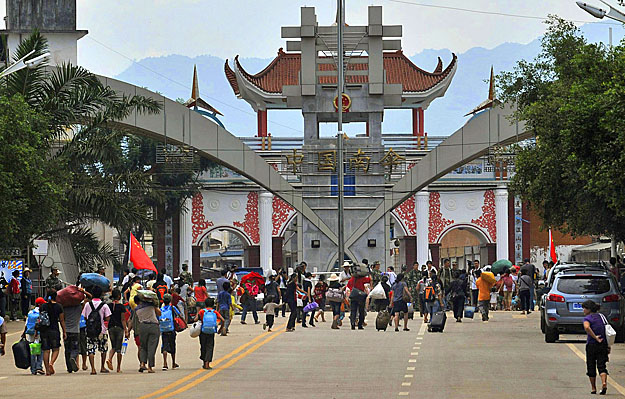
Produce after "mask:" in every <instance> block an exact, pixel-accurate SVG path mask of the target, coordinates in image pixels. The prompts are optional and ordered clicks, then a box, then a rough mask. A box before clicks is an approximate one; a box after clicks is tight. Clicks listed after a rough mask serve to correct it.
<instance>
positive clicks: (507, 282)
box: [503, 276, 514, 291]
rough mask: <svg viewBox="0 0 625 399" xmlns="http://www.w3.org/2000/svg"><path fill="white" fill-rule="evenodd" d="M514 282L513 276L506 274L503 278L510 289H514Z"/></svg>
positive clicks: (504, 283)
mask: <svg viewBox="0 0 625 399" xmlns="http://www.w3.org/2000/svg"><path fill="white" fill-rule="evenodd" d="M513 284H514V279H513V278H512V276H506V277H504V278H503V285H505V286H506V289H507V290H508V291H512V285H513Z"/></svg>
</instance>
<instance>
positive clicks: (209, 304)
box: [195, 298, 224, 370]
mask: <svg viewBox="0 0 625 399" xmlns="http://www.w3.org/2000/svg"><path fill="white" fill-rule="evenodd" d="M214 307H215V299H213V298H207V299H206V300H205V301H204V308H203V309H200V311H199V312H198V313H197V316H196V319H195V321H201V322H202V332H201V333H200V359H202V362H203V365H202V368H203V369H206V370H211V369H212V367H211V366H210V362H212V361H213V352H214V350H215V334H216V333H217V323H218V322H220V323H223V321H224V318H223V317H221V314H219V312H217V311H216V310H215V309H214Z"/></svg>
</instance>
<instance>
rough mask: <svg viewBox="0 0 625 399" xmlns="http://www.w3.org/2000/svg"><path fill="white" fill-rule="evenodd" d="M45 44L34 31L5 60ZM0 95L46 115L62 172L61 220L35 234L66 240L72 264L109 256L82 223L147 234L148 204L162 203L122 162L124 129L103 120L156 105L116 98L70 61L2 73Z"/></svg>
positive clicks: (40, 50)
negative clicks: (71, 250)
mask: <svg viewBox="0 0 625 399" xmlns="http://www.w3.org/2000/svg"><path fill="white" fill-rule="evenodd" d="M47 48H48V46H47V40H46V39H45V37H43V36H42V35H41V34H40V33H39V32H37V31H34V32H33V33H32V34H31V35H30V36H29V37H28V38H26V39H25V40H24V41H22V42H21V44H20V45H19V46H18V48H17V49H16V51H15V53H14V54H13V56H12V58H13V59H14V60H18V59H20V58H22V57H24V56H26V55H27V54H29V53H30V52H33V53H32V57H33V58H34V57H37V56H39V55H42V54H44V53H45V52H46V51H47ZM2 83H3V84H4V87H3V88H2V90H3V92H4V93H5V94H6V95H7V96H9V97H11V96H14V95H19V96H21V97H23V98H24V100H25V101H26V102H27V103H28V104H29V105H30V106H31V107H33V108H34V109H35V110H37V111H38V112H40V113H41V114H42V115H45V116H46V118H47V119H46V120H47V121H48V124H49V129H48V131H49V135H48V137H46V140H47V142H48V146H49V149H50V154H51V156H53V157H54V159H55V160H56V161H57V162H58V163H60V164H61V165H63V166H65V167H66V169H67V183H68V184H67V186H68V187H69V189H68V190H67V192H66V196H65V197H66V200H65V203H64V204H63V205H64V209H65V217H64V218H63V219H64V220H59V224H58V226H57V228H55V229H52V230H47V231H42V232H41V233H40V235H39V236H40V237H46V238H49V239H66V240H70V241H71V242H72V244H73V248H74V252H75V255H76V259H77V261H78V263H79V266H81V267H82V268H87V267H89V266H94V263H96V262H104V263H110V262H112V261H113V259H112V258H113V256H114V255H115V254H114V251H111V249H110V248H108V247H106V246H102V245H101V244H100V243H99V242H98V241H97V238H96V236H95V235H94V234H92V233H91V232H90V231H89V229H86V228H84V226H85V224H86V223H88V222H92V221H99V222H103V223H106V224H108V225H110V226H112V227H114V228H117V229H118V230H119V231H120V232H122V231H123V232H128V231H130V229H132V228H140V229H145V230H151V228H152V205H153V204H155V203H162V202H163V201H164V199H163V195H162V193H160V192H159V191H158V189H157V187H155V186H154V184H153V181H152V178H151V176H150V175H149V174H148V173H145V168H142V167H134V168H132V167H130V166H131V165H129V163H128V162H125V161H124V158H125V157H126V155H127V150H128V148H124V142H127V138H126V137H127V135H128V133H127V132H122V131H119V130H115V129H112V128H111V127H110V126H109V123H110V122H112V121H114V120H118V119H123V118H125V117H126V116H128V115H130V114H131V113H133V112H138V113H158V112H159V111H160V108H161V105H160V103H158V102H157V101H155V100H152V99H150V98H146V97H143V96H125V95H119V94H117V93H116V92H115V91H114V90H112V89H111V88H110V87H107V86H104V85H103V84H102V83H101V82H100V81H99V80H98V79H97V77H96V76H95V75H94V74H92V73H91V72H89V71H87V70H86V69H84V68H82V67H80V66H75V65H71V64H63V65H61V66H59V67H57V68H50V67H48V66H47V65H45V63H43V64H40V65H38V66H36V67H34V68H28V69H23V70H20V71H17V72H15V73H12V74H10V75H8V76H7V77H6V79H5V82H2Z"/></svg>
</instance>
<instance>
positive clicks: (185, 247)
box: [174, 198, 193, 275]
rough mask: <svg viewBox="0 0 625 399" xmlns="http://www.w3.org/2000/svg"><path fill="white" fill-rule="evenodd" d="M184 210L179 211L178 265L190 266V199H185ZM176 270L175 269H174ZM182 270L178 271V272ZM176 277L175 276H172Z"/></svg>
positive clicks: (191, 237) (191, 239)
mask: <svg viewBox="0 0 625 399" xmlns="http://www.w3.org/2000/svg"><path fill="white" fill-rule="evenodd" d="M184 208H185V209H182V210H181V211H180V265H176V266H178V267H181V264H182V263H186V264H187V265H190V264H191V260H192V249H191V247H192V245H193V231H192V230H191V227H192V225H191V198H187V199H186V200H185V201H184ZM174 269H176V267H174ZM180 271H182V269H179V272H180ZM174 275H176V274H174Z"/></svg>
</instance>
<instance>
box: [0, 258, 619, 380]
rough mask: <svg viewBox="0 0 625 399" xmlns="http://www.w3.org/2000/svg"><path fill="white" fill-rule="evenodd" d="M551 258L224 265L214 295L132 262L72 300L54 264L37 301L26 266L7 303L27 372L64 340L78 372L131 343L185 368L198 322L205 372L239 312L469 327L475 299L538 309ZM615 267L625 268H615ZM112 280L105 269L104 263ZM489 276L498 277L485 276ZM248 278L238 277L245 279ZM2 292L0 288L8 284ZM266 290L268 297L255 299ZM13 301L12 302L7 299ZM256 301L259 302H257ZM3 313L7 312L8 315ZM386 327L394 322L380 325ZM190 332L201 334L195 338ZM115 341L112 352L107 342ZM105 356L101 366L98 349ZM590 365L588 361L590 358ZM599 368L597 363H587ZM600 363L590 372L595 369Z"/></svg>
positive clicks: (1, 329) (599, 357)
mask: <svg viewBox="0 0 625 399" xmlns="http://www.w3.org/2000/svg"><path fill="white" fill-rule="evenodd" d="M551 266H553V265H550V264H549V263H548V262H546V263H545V264H543V273H542V275H541V273H539V272H538V269H537V268H536V267H534V266H533V265H531V264H530V263H529V259H526V260H525V262H524V264H523V265H522V266H518V267H517V266H513V267H510V268H506V269H504V270H503V272H502V273H499V274H497V275H496V276H494V275H493V274H492V273H490V266H486V267H481V266H480V262H479V261H477V260H476V261H473V262H469V263H468V265H467V268H466V269H460V268H458V265H457V264H453V265H452V264H451V262H450V261H449V260H448V259H445V260H444V261H443V263H442V266H441V267H440V268H437V267H435V266H434V265H433V264H432V262H431V261H428V262H427V263H426V264H424V265H419V264H418V263H417V262H415V263H414V264H413V266H412V268H410V269H408V268H407V267H405V266H404V267H402V270H401V271H400V272H399V273H397V274H396V273H395V270H394V269H393V268H392V267H388V268H387V270H386V271H385V272H382V271H381V270H380V263H379V262H374V263H373V264H372V265H369V262H368V260H367V259H363V260H362V262H361V263H359V264H358V263H357V264H352V263H349V262H345V263H344V264H343V265H342V271H341V272H340V273H331V274H329V275H326V274H319V275H317V276H313V274H312V273H311V272H310V271H308V270H307V264H306V262H301V263H300V264H298V265H297V267H296V268H295V269H294V270H293V272H292V273H291V274H290V275H288V274H287V273H286V271H284V270H281V271H278V272H276V271H273V272H272V273H270V274H269V275H268V276H260V275H255V276H252V274H250V276H251V277H252V278H249V279H246V278H247V277H250V276H245V278H241V279H239V277H237V274H236V272H235V270H234V269H227V270H222V271H221V273H220V277H219V278H218V279H217V280H216V286H217V291H218V293H217V296H216V297H211V296H210V295H209V292H208V290H207V287H206V280H204V279H199V280H198V281H197V282H196V281H194V279H193V277H192V274H191V273H190V272H189V271H188V267H187V266H186V265H183V266H182V271H181V272H180V275H179V277H178V278H177V279H176V280H175V281H174V279H172V278H171V277H170V276H168V275H167V274H166V272H165V270H164V269H163V270H161V272H160V273H154V274H146V273H143V276H140V275H139V271H137V270H136V269H132V270H127V271H125V272H124V275H123V276H122V278H120V281H118V282H117V284H110V286H109V287H100V286H97V285H92V286H83V284H82V283H81V279H80V278H79V279H78V281H77V282H76V284H75V285H73V286H72V287H74V288H75V289H76V290H78V291H79V292H80V293H81V294H82V295H83V299H82V301H81V302H80V303H78V304H76V305H74V306H62V305H61V304H60V303H58V302H57V293H58V292H59V291H60V290H62V289H63V288H64V287H63V283H62V282H61V280H60V279H59V271H58V269H53V271H52V273H51V274H50V276H49V277H48V278H47V279H46V282H45V285H46V287H45V295H44V296H42V297H38V298H36V299H35V300H34V305H35V306H34V307H33V308H32V309H31V300H32V295H33V288H32V281H31V280H30V270H28V269H24V270H23V273H22V278H21V279H18V278H17V277H18V276H19V274H18V273H16V274H14V277H15V278H13V279H12V280H11V281H10V283H7V284H5V285H4V287H3V288H4V289H3V290H2V291H3V294H4V295H3V296H2V298H3V299H5V302H4V303H2V306H1V307H0V310H2V311H4V305H5V304H8V305H9V315H8V316H9V317H10V319H11V320H16V318H17V316H18V310H19V312H21V314H22V316H23V319H24V321H25V324H24V329H23V333H22V339H24V340H25V341H27V342H28V344H29V347H30V372H31V373H32V374H33V375H48V376H50V375H54V374H55V373H56V370H55V364H56V362H57V360H58V358H59V354H60V348H61V346H64V360H65V366H66V369H67V372H69V373H76V372H78V371H80V370H81V369H82V370H83V371H88V370H90V373H91V374H93V375H95V374H98V373H109V372H111V371H116V372H117V373H121V372H122V361H123V354H124V353H125V352H126V348H127V346H128V342H129V340H130V338H131V335H132V338H133V339H132V341H130V342H133V341H134V343H135V345H136V346H137V348H138V364H139V367H138V371H139V372H147V373H154V372H155V368H156V353H157V351H158V348H159V343H160V352H161V354H162V371H167V370H169V369H170V368H171V369H176V368H178V367H179V366H178V364H177V363H176V334H177V333H178V332H180V331H182V330H184V329H186V328H187V323H189V324H193V326H192V327H191V328H192V329H195V330H197V334H196V336H197V337H198V338H199V346H200V359H201V361H202V367H203V368H204V369H210V368H211V362H212V361H213V352H214V348H215V335H220V336H227V335H228V333H229V329H230V325H231V323H232V322H233V320H234V317H235V315H236V313H237V312H238V311H240V313H241V318H240V323H241V324H247V315H248V314H250V313H251V315H252V318H253V320H254V324H261V320H260V319H259V315H258V311H259V307H260V308H262V311H263V312H264V313H265V320H264V322H263V323H262V328H263V329H265V330H267V331H269V332H271V331H272V329H273V328H274V326H275V320H276V318H277V317H280V316H282V317H285V318H286V313H287V312H289V315H288V322H287V324H286V331H287V332H293V331H295V327H296V325H301V327H302V328H308V327H315V326H316V325H317V324H316V323H319V322H321V323H323V322H325V321H326V319H325V317H326V315H325V313H324V311H325V310H326V309H327V308H329V309H330V310H331V312H332V317H331V319H330V321H331V323H330V324H331V327H330V328H331V329H333V330H338V329H341V327H342V326H343V322H344V321H345V317H346V316H348V322H349V327H351V329H352V330H356V329H358V330H362V329H364V328H365V327H366V326H367V323H366V321H365V320H366V319H365V316H366V314H367V312H368V311H374V312H388V313H389V314H390V319H389V322H388V323H389V325H391V326H392V325H394V327H395V331H400V327H401V328H402V330H403V331H410V329H409V328H408V320H409V318H410V316H411V315H413V314H414V313H415V312H417V311H418V312H419V313H420V315H421V317H423V321H424V322H425V323H428V322H430V321H431V320H432V317H433V316H434V314H435V313H437V312H439V311H441V310H444V311H448V310H451V311H452V312H453V317H454V319H455V321H456V322H458V323H461V322H462V319H463V315H464V311H465V307H466V306H475V307H476V308H477V309H478V310H479V312H480V313H481V315H482V321H483V322H488V320H489V313H490V311H492V310H503V311H512V310H519V311H521V312H522V313H523V314H530V313H531V312H532V311H533V310H534V303H535V299H534V298H535V297H537V296H538V295H539V293H536V292H535V291H536V290H537V289H540V287H541V284H540V282H541V281H542V280H544V279H545V278H546V276H547V273H548V270H549V268H550V267H551ZM616 270H619V269H618V268H616ZM98 273H99V274H101V275H104V269H100V270H98ZM487 275H489V276H491V277H490V278H486V277H487ZM239 280H241V281H239ZM0 288H2V287H0ZM261 293H262V297H263V300H262V302H261V301H259V299H258V298H259V297H261ZM6 299H8V300H6ZM259 302H260V303H259ZM583 307H584V312H585V314H586V315H587V317H586V319H585V321H584V327H585V329H586V331H587V333H588V344H587V358H588V376H589V378H590V381H591V384H592V388H593V392H596V374H597V373H596V369H598V370H599V374H600V376H601V380H602V383H603V387H602V392H605V389H606V388H605V386H606V379H607V370H606V367H605V362H606V361H607V356H608V352H609V349H606V348H605V347H604V345H602V344H601V343H602V341H603V340H604V339H605V327H604V329H603V330H602V329H601V327H602V326H603V324H602V323H599V321H597V320H598V317H599V316H597V315H596V313H597V310H598V308H597V305H596V304H594V303H590V302H588V303H584V306H583ZM2 317H6V315H5V314H2V315H0V319H1V318H2ZM384 329H386V328H384ZM192 336H194V335H193V333H192ZM5 341H6V322H4V323H1V324H0V355H3V354H4V345H5ZM109 348H110V349H109ZM98 353H99V354H100V357H99V361H97V360H98V359H96V355H97V354H98ZM591 363H592V364H591ZM591 369H592V370H591ZM593 370H594V371H593Z"/></svg>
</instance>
